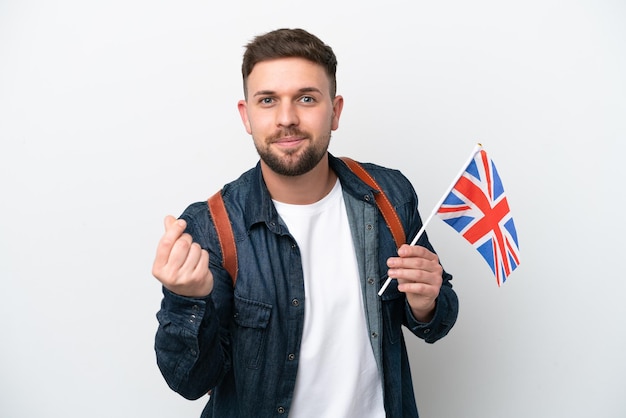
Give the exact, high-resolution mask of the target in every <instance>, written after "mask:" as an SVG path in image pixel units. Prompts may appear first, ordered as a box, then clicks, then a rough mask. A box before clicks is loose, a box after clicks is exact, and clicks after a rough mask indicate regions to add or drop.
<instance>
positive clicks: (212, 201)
mask: <svg viewBox="0 0 626 418" xmlns="http://www.w3.org/2000/svg"><path fill="white" fill-rule="evenodd" d="M207 203H208V205H209V212H211V217H212V218H213V224H214V225H215V230H216V231H217V238H218V240H219V242H220V249H221V250H222V265H223V266H224V269H226V271H227V272H228V274H230V278H231V279H232V281H233V286H234V285H235V282H236V281H237V272H238V270H239V266H238V264H237V246H236V245H235V235H234V234H233V226H232V225H231V224H230V219H229V217H228V212H227V211H226V206H224V199H222V191H221V190H218V191H217V192H216V193H215V194H214V195H213V196H211V197H210V198H209V200H208V201H207Z"/></svg>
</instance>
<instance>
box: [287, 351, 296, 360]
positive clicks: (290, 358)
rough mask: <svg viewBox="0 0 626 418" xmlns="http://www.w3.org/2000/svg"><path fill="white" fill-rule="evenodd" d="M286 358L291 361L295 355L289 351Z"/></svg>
mask: <svg viewBox="0 0 626 418" xmlns="http://www.w3.org/2000/svg"><path fill="white" fill-rule="evenodd" d="M287 358H288V359H289V361H293V360H294V359H295V358H296V355H295V354H293V353H291V354H289V355H288V356H287Z"/></svg>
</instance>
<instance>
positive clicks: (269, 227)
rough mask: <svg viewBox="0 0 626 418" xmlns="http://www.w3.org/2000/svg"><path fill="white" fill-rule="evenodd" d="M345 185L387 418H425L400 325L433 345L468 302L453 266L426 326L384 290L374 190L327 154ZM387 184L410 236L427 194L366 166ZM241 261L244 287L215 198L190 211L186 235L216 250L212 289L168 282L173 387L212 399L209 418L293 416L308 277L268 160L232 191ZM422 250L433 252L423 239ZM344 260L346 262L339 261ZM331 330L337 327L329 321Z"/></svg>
mask: <svg viewBox="0 0 626 418" xmlns="http://www.w3.org/2000/svg"><path fill="white" fill-rule="evenodd" d="M329 164H330V167H331V169H332V170H333V171H334V172H335V173H336V174H337V176H338V177H339V180H340V182H341V185H342V189H343V194H344V200H345V202H346V209H347V212H348V218H349V222H350V227H351V230H352V237H353V241H354V243H355V249H356V252H357V254H356V256H357V261H358V267H359V273H360V277H361V288H362V292H363V301H364V307H365V314H366V317H367V325H368V328H369V335H370V341H371V345H372V350H373V352H374V357H375V359H376V362H377V364H378V369H379V371H380V373H381V376H382V381H383V391H384V394H383V396H384V404H385V411H386V415H387V417H393V418H395V417H398V418H399V417H417V416H418V414H417V407H416V404H415V397H414V392H413V384H412V381H411V372H410V369H409V359H408V356H407V352H406V347H405V342H404V337H403V333H402V329H401V326H402V325H404V326H405V327H406V328H407V329H409V330H410V331H411V332H412V333H413V334H415V335H416V336H418V337H419V338H422V339H423V340H425V341H426V342H427V343H434V342H435V341H437V340H439V339H440V338H442V337H443V336H445V335H446V334H447V333H448V331H450V329H451V328H452V326H453V325H454V323H455V321H456V317H457V313H458V300H457V296H456V294H455V292H454V291H453V290H452V285H451V284H450V279H451V278H452V276H450V275H449V274H448V273H446V272H445V271H444V273H443V285H442V287H441V291H440V293H439V296H438V298H437V303H436V308H435V314H434V316H433V318H432V320H431V321H430V322H429V323H421V322H419V321H417V320H416V319H415V318H414V317H413V315H412V313H411V309H410V307H409V305H408V303H407V301H406V298H405V295H404V293H402V292H399V291H398V288H397V283H396V281H395V280H394V281H392V283H391V284H390V285H389V287H388V288H387V290H385V292H384V293H383V295H382V296H378V294H377V292H378V290H379V289H380V288H381V286H382V284H383V283H384V281H385V280H386V278H387V276H386V272H387V267H386V260H387V259H388V258H389V257H392V256H396V255H397V249H396V246H395V244H394V240H393V238H392V235H391V232H390V230H389V229H388V228H387V226H386V224H385V222H384V220H383V218H382V216H381V215H380V213H379V211H378V208H377V206H376V204H375V201H374V193H375V192H374V191H373V190H372V189H371V188H370V187H369V186H367V185H366V184H365V183H363V182H362V181H361V180H360V179H359V178H358V177H357V176H356V175H354V174H353V173H352V172H351V171H350V169H349V168H348V167H347V166H346V165H345V164H344V163H343V162H342V161H341V160H340V159H337V158H335V157H333V156H332V155H329ZM363 166H364V167H365V168H366V170H367V171H368V172H369V173H370V175H372V176H373V177H374V178H375V179H376V181H377V182H378V184H379V185H380V186H381V187H382V188H383V190H385V193H387V195H388V197H389V199H390V201H391V202H392V204H393V205H394V207H395V209H396V211H397V212H398V216H399V217H400V220H401V222H402V224H403V226H404V228H405V231H406V235H407V238H408V239H411V237H413V236H415V234H416V233H417V231H418V230H419V228H420V227H421V225H422V222H421V220H420V216H419V214H418V211H417V196H416V194H415V191H414V189H413V187H412V186H411V184H410V183H409V181H408V180H407V179H406V177H404V176H403V175H402V174H401V173H400V172H399V171H396V170H391V169H387V168H383V167H380V166H376V165H373V164H363ZM222 193H223V197H224V202H225V205H226V208H227V210H228V213H229V216H230V219H231V222H232V225H233V232H234V235H235V241H236V246H237V252H238V260H239V273H238V277H237V283H236V286H235V288H234V289H233V283H232V280H231V278H230V276H229V275H228V273H227V272H226V271H225V270H224V269H223V268H222V265H221V263H222V255H221V252H220V247H219V243H218V239H217V236H216V231H215V228H214V226H213V223H212V220H211V217H210V214H209V211H208V209H207V203H206V202H198V203H194V204H192V205H190V206H189V207H188V208H187V209H186V210H185V211H184V213H183V214H182V215H181V218H183V219H185V220H186V221H187V232H188V233H190V234H191V235H192V237H193V239H194V241H196V242H198V243H199V244H200V246H201V247H202V248H204V249H206V250H208V251H209V257H210V261H209V264H210V269H211V272H212V273H213V277H214V288H213V291H212V293H211V294H210V295H209V296H207V297H206V298H203V299H194V298H187V297H182V296H179V295H176V294H174V293H172V292H170V291H168V290H167V289H165V288H164V289H163V293H164V297H163V300H162V303H161V309H160V311H159V312H158V314H157V318H158V321H159V328H158V330H157V334H156V339H155V349H156V355H157V363H158V366H159V368H160V370H161V373H162V374H163V376H164V378H165V380H166V381H167V383H168V385H169V386H170V387H171V388H172V389H173V390H174V391H176V392H178V393H180V394H181V395H182V396H184V397H185V398H188V399H198V398H200V397H201V396H203V395H205V394H207V393H209V392H210V394H211V396H210V398H209V401H208V403H207V405H206V407H205V409H204V411H203V413H202V417H216V418H222V417H233V418H234V417H244V418H249V417H285V416H287V415H288V414H289V409H290V405H291V401H292V396H293V392H294V387H295V382H296V373H297V370H298V361H299V356H298V354H299V352H300V343H301V338H302V330H303V326H304V315H305V313H304V298H305V297H306V295H305V294H304V279H303V273H302V268H301V265H302V263H301V258H300V252H299V249H298V245H297V243H296V241H295V240H294V239H293V237H292V236H291V235H290V234H289V231H288V230H287V227H286V226H285V224H284V223H283V222H282V220H281V219H280V217H279V216H278V213H277V212H276V209H275V207H274V205H273V203H272V200H271V197H270V195H269V192H268V190H267V187H266V186H265V183H264V181H263V177H262V174H261V169H260V165H259V164H257V166H256V167H255V168H253V169H251V170H249V171H248V172H246V173H244V174H242V176H241V177H240V178H239V179H237V180H235V181H234V182H232V183H229V184H227V185H225V186H224V188H223V189H222ZM418 245H422V246H424V247H426V248H428V249H430V250H431V251H433V248H432V247H431V245H430V243H429V242H428V238H427V237H426V235H425V234H424V235H423V236H422V238H421V239H420V241H419V242H418ZM339 261H340V260H339ZM337 320H338V321H340V320H341V318H337ZM329 326H332V325H329Z"/></svg>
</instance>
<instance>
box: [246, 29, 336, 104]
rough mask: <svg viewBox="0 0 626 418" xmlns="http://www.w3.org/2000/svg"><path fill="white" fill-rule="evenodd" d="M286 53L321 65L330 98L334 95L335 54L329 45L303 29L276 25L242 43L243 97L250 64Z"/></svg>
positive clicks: (283, 56) (281, 56) (253, 64)
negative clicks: (327, 79)
mask: <svg viewBox="0 0 626 418" xmlns="http://www.w3.org/2000/svg"><path fill="white" fill-rule="evenodd" d="M288 57H298V58H304V59H307V60H309V61H312V62H314V63H316V64H319V65H321V66H322V67H324V69H325V70H326V74H327V75H328V78H329V79H330V95H331V98H334V97H335V94H336V93H337V78H336V72H337V57H336V56H335V53H334V52H333V50H332V49H331V47H330V46H328V45H326V44H325V43H324V42H322V40H321V39H319V38H318V37H317V36H315V35H313V34H311V33H309V32H307V31H305V30H304V29H277V30H274V31H271V32H268V33H266V34H264V35H259V36H257V37H255V38H254V39H253V40H252V42H250V43H249V44H247V45H246V51H245V53H244V54H243V63H242V65H241V73H242V75H243V91H244V96H245V97H246V99H247V98H248V89H247V82H248V76H249V75H250V73H251V72H252V69H253V68H254V66H255V65H256V64H257V63H259V62H261V61H267V60H271V59H276V58H288Z"/></svg>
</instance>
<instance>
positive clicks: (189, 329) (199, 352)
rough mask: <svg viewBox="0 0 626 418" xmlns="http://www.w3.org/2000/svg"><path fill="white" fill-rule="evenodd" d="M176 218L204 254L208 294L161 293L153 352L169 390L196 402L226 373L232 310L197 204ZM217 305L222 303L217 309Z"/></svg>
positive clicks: (225, 279)
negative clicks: (210, 287) (208, 274)
mask: <svg viewBox="0 0 626 418" xmlns="http://www.w3.org/2000/svg"><path fill="white" fill-rule="evenodd" d="M204 210H205V211H206V204H204ZM197 215H199V216H197ZM181 218H183V219H185V220H186V221H187V230H186V232H188V233H190V234H191V236H192V237H193V240H194V241H195V242H198V243H199V244H200V246H201V247H202V248H204V249H207V250H208V251H209V267H210V269H211V272H212V274H213V280H214V285H213V291H212V293H211V295H209V296H207V297H206V298H189V297H184V296H180V295H177V294H175V293H173V292H171V291H169V290H167V289H165V288H163V299H162V302H161V309H160V310H159V312H158V313H157V319H158V323H159V326H158V329H157V332H156V337H155V351H156V358H157V364H158V366H159V369H160V371H161V374H162V375H163V377H164V379H165V381H166V382H167V384H168V385H169V386H170V388H171V389H172V390H174V391H176V392H178V393H179V394H181V395H182V396H183V397H185V398H187V399H198V398H200V397H202V396H203V395H205V394H207V393H208V392H209V391H210V390H211V389H213V388H214V387H215V386H216V385H217V384H218V383H219V382H220V381H221V379H222V378H223V377H224V375H225V374H226V373H227V372H228V371H229V370H230V366H231V361H230V352H231V350H230V333H229V331H228V329H229V328H228V318H229V317H230V316H229V315H228V313H227V311H228V310H229V309H231V306H232V305H231V304H230V303H229V302H228V301H229V300H232V282H231V280H230V277H229V276H228V273H226V272H225V271H224V270H223V269H222V268H221V264H220V263H221V254H215V253H214V252H213V251H212V249H211V248H210V245H209V240H210V237H209V234H208V233H207V228H208V226H207V222H206V221H205V218H204V213H203V212H202V205H195V206H194V205H192V206H190V208H188V209H187V210H186V211H185V213H183V215H182V216H181ZM217 295H220V297H218V296H217ZM217 300H219V301H221V302H220V303H219V304H217V303H216V302H215V301H217Z"/></svg>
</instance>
